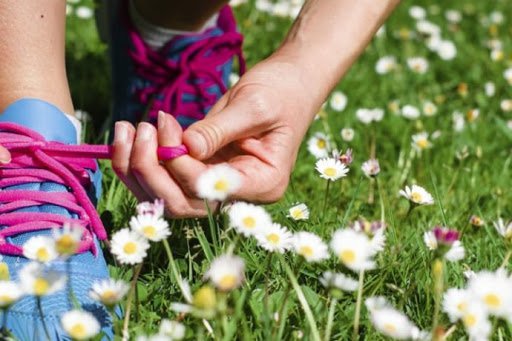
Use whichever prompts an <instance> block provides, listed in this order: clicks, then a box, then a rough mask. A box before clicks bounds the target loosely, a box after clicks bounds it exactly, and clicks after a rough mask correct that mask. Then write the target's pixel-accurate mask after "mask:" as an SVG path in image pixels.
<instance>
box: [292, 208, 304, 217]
mask: <svg viewBox="0 0 512 341" xmlns="http://www.w3.org/2000/svg"><path fill="white" fill-rule="evenodd" d="M291 215H292V217H293V218H295V219H302V218H304V213H303V212H302V210H300V209H298V208H296V209H293V210H292V214H291Z"/></svg>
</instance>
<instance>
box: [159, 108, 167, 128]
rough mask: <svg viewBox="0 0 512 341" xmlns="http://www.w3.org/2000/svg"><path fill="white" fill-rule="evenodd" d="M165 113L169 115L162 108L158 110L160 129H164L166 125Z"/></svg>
mask: <svg viewBox="0 0 512 341" xmlns="http://www.w3.org/2000/svg"><path fill="white" fill-rule="evenodd" d="M165 115H167V114H166V113H165V112H163V111H162V110H160V111H159V112H158V130H162V129H164V127H165V119H166V117H165Z"/></svg>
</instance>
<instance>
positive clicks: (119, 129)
mask: <svg viewBox="0 0 512 341" xmlns="http://www.w3.org/2000/svg"><path fill="white" fill-rule="evenodd" d="M127 140H128V129H126V127H125V125H124V123H122V122H116V124H115V125H114V142H119V143H125V142H126V141H127Z"/></svg>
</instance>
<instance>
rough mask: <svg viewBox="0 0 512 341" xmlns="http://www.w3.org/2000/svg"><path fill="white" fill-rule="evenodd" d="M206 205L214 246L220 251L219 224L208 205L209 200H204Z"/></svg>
mask: <svg viewBox="0 0 512 341" xmlns="http://www.w3.org/2000/svg"><path fill="white" fill-rule="evenodd" d="M204 205H205V206H206V211H207V212H208V225H209V226H210V234H211V235H212V241H213V245H214V246H215V249H216V250H218V249H219V239H218V237H217V236H218V231H219V228H218V226H217V223H216V222H215V218H214V217H213V214H212V210H211V209H210V206H209V205H208V200H206V199H205V200H204Z"/></svg>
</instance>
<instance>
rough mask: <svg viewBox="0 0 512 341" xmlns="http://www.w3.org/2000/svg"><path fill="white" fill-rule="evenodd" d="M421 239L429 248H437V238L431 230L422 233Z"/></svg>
mask: <svg viewBox="0 0 512 341" xmlns="http://www.w3.org/2000/svg"><path fill="white" fill-rule="evenodd" d="M423 241H424V242H425V245H427V247H428V249H429V250H432V251H433V250H437V247H438V245H437V238H436V236H435V235H434V232H433V231H427V232H425V233H424V234H423Z"/></svg>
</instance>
